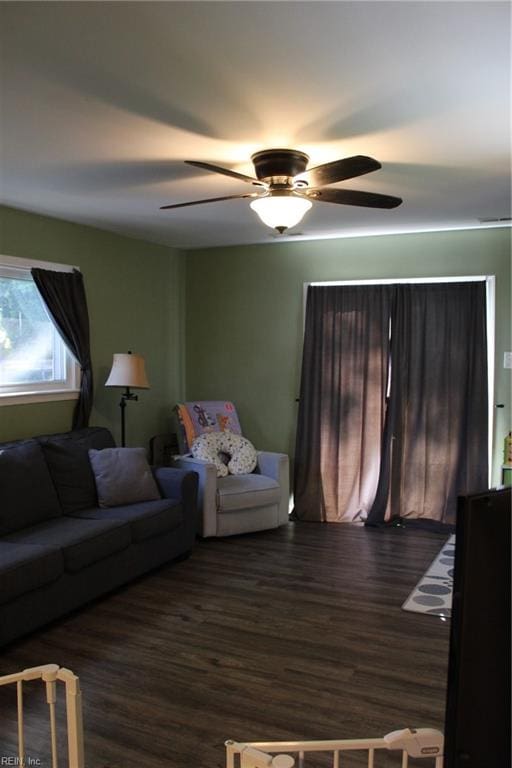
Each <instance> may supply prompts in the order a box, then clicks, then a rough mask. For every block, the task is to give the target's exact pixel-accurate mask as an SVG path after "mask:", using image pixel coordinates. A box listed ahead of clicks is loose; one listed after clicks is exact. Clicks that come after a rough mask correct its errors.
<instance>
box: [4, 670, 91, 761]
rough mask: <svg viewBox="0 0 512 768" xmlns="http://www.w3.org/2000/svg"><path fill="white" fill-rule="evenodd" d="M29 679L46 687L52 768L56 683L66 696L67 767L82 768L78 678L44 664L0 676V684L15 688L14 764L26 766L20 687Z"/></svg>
mask: <svg viewBox="0 0 512 768" xmlns="http://www.w3.org/2000/svg"><path fill="white" fill-rule="evenodd" d="M30 680H41V681H42V682H43V683H44V685H45V687H46V702H47V704H48V717H49V721H50V739H51V752H52V768H58V754H57V721H56V716H55V705H56V702H57V683H58V682H62V683H63V684H64V686H65V695H66V724H67V747H68V767H69V768H84V743H83V727H82V694H81V692H80V683H79V680H78V677H77V676H76V675H74V674H73V672H71V671H70V670H69V669H65V668H64V667H59V666H58V665H57V664H44V665H42V666H40V667H31V668H30V669H25V670H23V672H17V673H15V674H12V675H5V676H4V677H0V685H16V688H17V708H18V758H17V762H16V765H19V766H26V765H29V762H27V756H26V748H25V732H24V725H25V724H24V715H23V693H24V691H23V684H24V683H25V682H28V681H30Z"/></svg>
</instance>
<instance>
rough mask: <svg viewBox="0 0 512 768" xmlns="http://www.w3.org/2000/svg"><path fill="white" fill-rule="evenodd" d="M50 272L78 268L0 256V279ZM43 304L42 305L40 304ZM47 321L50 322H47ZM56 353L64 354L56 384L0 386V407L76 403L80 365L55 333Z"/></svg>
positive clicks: (78, 390) (24, 277) (28, 277)
mask: <svg viewBox="0 0 512 768" xmlns="http://www.w3.org/2000/svg"><path fill="white" fill-rule="evenodd" d="M34 268H40V269H51V270H54V271H56V272H72V271H73V270H74V269H78V267H75V266H72V265H69V264H57V263H54V262H49V261H37V260H35V259H23V258H19V257H18V256H6V255H3V254H0V276H1V277H18V278H20V277H21V279H27V280H31V279H32V278H31V276H30V270H31V269H34ZM43 303H44V302H43ZM50 322H51V320H50ZM55 339H56V341H57V343H58V354H62V355H64V361H63V364H64V368H65V373H66V376H65V379H64V380H60V381H56V382H40V383H34V382H30V383H23V384H12V385H4V386H0V407H1V406H3V405H25V404H28V403H45V402H52V401H57V400H78V396H79V394H80V366H79V364H78V363H77V362H76V360H75V359H74V357H73V355H72V354H71V352H70V351H69V349H68V348H67V347H66V345H65V344H64V342H63V341H62V339H61V338H60V336H59V334H58V332H57V331H55Z"/></svg>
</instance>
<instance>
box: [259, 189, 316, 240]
mask: <svg viewBox="0 0 512 768" xmlns="http://www.w3.org/2000/svg"><path fill="white" fill-rule="evenodd" d="M312 205H313V203H312V202H311V200H307V199H306V198H305V197H299V196H298V195H295V194H294V193H293V192H289V191H282V192H281V191H275V192H271V193H270V194H269V195H265V197H258V198H257V199H256V200H253V201H252V203H250V206H251V208H252V210H253V211H255V213H257V214H258V216H259V217H260V219H261V221H262V222H263V223H264V224H266V225H267V227H272V229H277V231H278V232H280V233H281V234H282V233H283V232H284V230H285V229H289V228H290V227H294V226H295V225H296V224H298V223H299V222H300V221H302V218H303V216H304V214H305V213H307V212H308V211H309V209H310V208H311V206H312Z"/></svg>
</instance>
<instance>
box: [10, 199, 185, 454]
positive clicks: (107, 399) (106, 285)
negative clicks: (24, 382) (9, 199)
mask: <svg viewBox="0 0 512 768" xmlns="http://www.w3.org/2000/svg"><path fill="white" fill-rule="evenodd" d="M0 253H2V254H4V255H8V256H19V257H22V258H28V259H42V260H45V261H53V262H59V263H64V264H73V265H76V266H78V267H79V268H80V269H81V271H82V273H83V275H84V280H85V286H86V292H87V301H88V305H89V316H90V324H91V348H92V359H93V366H94V377H95V387H96V389H95V401H94V408H93V412H92V415H91V424H94V425H103V426H107V427H109V428H110V429H112V431H113V433H114V435H115V436H116V439H117V440H119V439H120V434H119V432H120V429H119V425H120V412H119V405H118V404H119V390H117V389H106V388H105V387H104V386H103V385H104V382H105V380H106V378H107V376H108V372H109V370H110V366H111V363H112V354H113V353H114V352H126V351H128V350H129V349H130V350H132V351H133V352H138V353H140V354H142V355H143V356H144V357H145V359H146V369H147V373H148V378H149V381H150V384H151V389H150V390H148V391H140V392H139V393H138V394H139V402H137V403H135V402H134V403H128V406H127V411H126V414H127V443H128V445H144V446H147V445H148V441H149V438H150V437H151V436H152V435H154V434H157V433H159V432H165V431H168V430H169V427H170V414H171V408H172V407H173V405H174V404H175V402H176V400H177V399H179V398H180V397H181V396H182V394H183V384H182V381H183V360H184V349H183V339H184V334H183V319H182V318H183V296H184V282H183V280H184V276H183V267H182V265H183V254H180V253H179V252H178V251H174V250H172V249H170V248H166V247H163V246H158V245H153V244H150V243H146V242H144V241H142V240H135V239H131V238H126V237H121V236H119V235H115V234H112V233H109V232H104V231H101V230H98V229H93V228H92V227H85V226H81V225H78V224H72V223H69V222H65V221H60V220H58V219H52V218H47V217H45V216H37V215H33V214H29V213H24V212H22V211H19V210H14V209H12V208H5V207H4V208H0ZM73 406H74V403H73V402H72V401H61V402H50V403H44V404H33V405H32V404H31V405H13V406H0V441H2V440H10V439H16V438H20V437H26V436H30V435H36V434H42V433H46V432H60V431H66V430H67V429H69V428H70V425H71V416H72V410H73Z"/></svg>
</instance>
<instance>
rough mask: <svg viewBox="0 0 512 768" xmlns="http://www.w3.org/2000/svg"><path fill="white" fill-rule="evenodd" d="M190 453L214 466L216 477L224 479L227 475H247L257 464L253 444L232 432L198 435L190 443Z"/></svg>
mask: <svg viewBox="0 0 512 768" xmlns="http://www.w3.org/2000/svg"><path fill="white" fill-rule="evenodd" d="M191 452H192V456H194V458H196V459H203V461H209V462H210V463H211V464H215V466H216V468H217V477H226V475H228V474H232V475H248V474H250V473H251V472H252V471H253V469H254V468H255V467H256V463H257V457H256V449H255V448H254V446H253V444H252V443H251V442H250V441H249V440H247V438H245V437H242V435H235V434H234V433H233V432H208V433H206V434H204V435H200V436H199V437H196V439H195V440H194V442H193V443H192V448H191ZM226 458H227V464H226V460H225V459H226Z"/></svg>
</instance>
